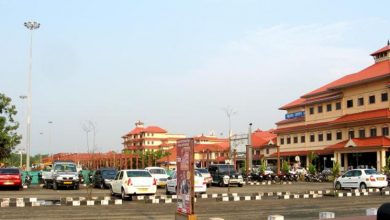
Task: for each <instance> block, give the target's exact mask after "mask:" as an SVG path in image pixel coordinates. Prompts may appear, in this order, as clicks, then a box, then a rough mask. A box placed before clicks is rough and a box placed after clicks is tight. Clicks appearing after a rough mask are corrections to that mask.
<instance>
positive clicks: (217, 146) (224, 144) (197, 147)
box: [194, 142, 229, 152]
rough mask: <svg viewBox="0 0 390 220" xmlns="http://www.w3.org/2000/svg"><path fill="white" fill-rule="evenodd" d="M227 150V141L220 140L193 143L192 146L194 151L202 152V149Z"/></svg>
mask: <svg viewBox="0 0 390 220" xmlns="http://www.w3.org/2000/svg"><path fill="white" fill-rule="evenodd" d="M228 150H229V143H228V142H222V143H216V144H195V146H194V151H195V152H203V151H210V152H217V151H228Z"/></svg>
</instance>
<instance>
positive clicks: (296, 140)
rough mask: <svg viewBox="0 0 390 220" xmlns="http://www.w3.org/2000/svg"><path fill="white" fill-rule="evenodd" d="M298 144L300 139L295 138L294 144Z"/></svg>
mask: <svg viewBox="0 0 390 220" xmlns="http://www.w3.org/2000/svg"><path fill="white" fill-rule="evenodd" d="M297 143H298V137H296V136H295V137H294V144H297Z"/></svg>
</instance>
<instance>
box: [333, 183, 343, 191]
mask: <svg viewBox="0 0 390 220" xmlns="http://www.w3.org/2000/svg"><path fill="white" fill-rule="evenodd" d="M334 188H336V189H337V190H340V189H342V187H341V183H340V182H336V185H335V186H334Z"/></svg>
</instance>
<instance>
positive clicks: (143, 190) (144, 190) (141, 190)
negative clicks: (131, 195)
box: [138, 188, 148, 192]
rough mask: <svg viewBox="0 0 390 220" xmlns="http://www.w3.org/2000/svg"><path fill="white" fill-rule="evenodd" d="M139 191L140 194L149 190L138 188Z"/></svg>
mask: <svg viewBox="0 0 390 220" xmlns="http://www.w3.org/2000/svg"><path fill="white" fill-rule="evenodd" d="M138 191H140V192H147V191H148V188H138Z"/></svg>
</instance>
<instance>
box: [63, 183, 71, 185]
mask: <svg viewBox="0 0 390 220" xmlns="http://www.w3.org/2000/svg"><path fill="white" fill-rule="evenodd" d="M64 184H65V185H69V184H72V182H64Z"/></svg>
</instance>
